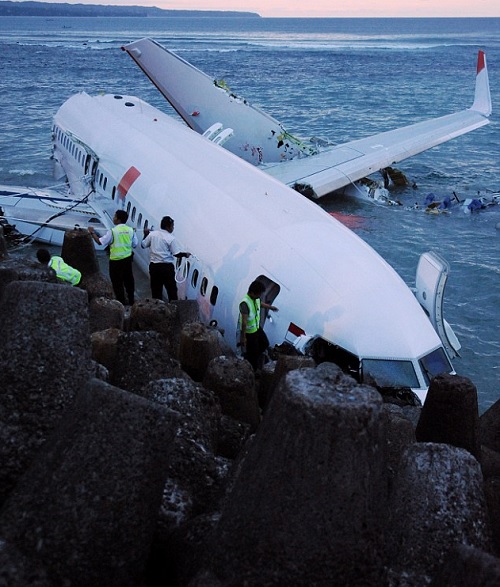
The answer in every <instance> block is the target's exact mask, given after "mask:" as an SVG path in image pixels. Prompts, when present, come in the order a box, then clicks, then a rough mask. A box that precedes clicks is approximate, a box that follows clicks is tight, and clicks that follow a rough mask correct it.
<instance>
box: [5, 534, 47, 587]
mask: <svg viewBox="0 0 500 587" xmlns="http://www.w3.org/2000/svg"><path fill="white" fill-rule="evenodd" d="M0 545H1V548H0V585H2V587H4V586H5V587H57V585H56V584H55V583H53V582H52V581H51V580H50V579H49V578H48V576H47V571H46V570H45V569H44V568H43V564H42V562H41V561H39V560H33V557H32V556H26V555H24V554H23V553H21V552H20V551H19V550H18V549H17V548H16V547H15V546H14V545H13V544H10V543H9V542H7V541H6V540H4V539H3V538H2V537H0Z"/></svg>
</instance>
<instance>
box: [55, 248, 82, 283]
mask: <svg viewBox="0 0 500 587" xmlns="http://www.w3.org/2000/svg"><path fill="white" fill-rule="evenodd" d="M49 267H50V268H51V269H53V270H54V271H55V272H56V275H57V277H58V278H59V279H62V280H63V281H68V282H69V283H71V285H78V284H79V283H80V279H81V278H82V274H81V273H80V271H78V269H75V268H74V267H71V265H68V264H67V263H65V262H64V259H63V258H62V257H58V256H57V255H54V256H53V257H51V259H50V261H49Z"/></svg>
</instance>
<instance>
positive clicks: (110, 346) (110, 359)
mask: <svg viewBox="0 0 500 587" xmlns="http://www.w3.org/2000/svg"><path fill="white" fill-rule="evenodd" d="M118 303H119V302H118ZM121 334H122V330H120V329H119V328H107V329H106V330H101V331H99V332H93V333H92V334H91V335H90V340H91V343H92V358H93V359H94V361H97V362H98V363H100V364H101V365H104V367H106V369H107V370H108V371H112V370H113V369H114V368H115V362H116V353H117V345H118V339H119V337H120V335H121Z"/></svg>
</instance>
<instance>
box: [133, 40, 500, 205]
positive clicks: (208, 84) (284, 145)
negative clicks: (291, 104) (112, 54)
mask: <svg viewBox="0 0 500 587" xmlns="http://www.w3.org/2000/svg"><path fill="white" fill-rule="evenodd" d="M122 49H123V50H124V51H126V52H127V53H128V54H129V55H130V56H131V57H132V59H133V60H134V61H135V62H136V63H137V64H138V65H139V67H140V68H141V69H142V70H143V71H144V73H145V74H146V75H147V76H148V77H149V78H150V79H151V81H152V82H153V83H154V84H155V86H156V87H157V88H158V89H159V90H160V92H161V93H162V94H163V96H165V98H166V99H167V100H168V101H169V102H170V104H171V105H172V107H173V108H174V109H175V110H176V111H177V113H178V114H179V115H180V116H181V117H182V118H183V120H184V121H185V122H186V123H187V124H188V126H190V127H191V128H192V129H193V130H195V131H196V132H198V133H200V134H205V136H207V138H209V139H210V140H214V142H218V140H217V137H218V136H219V135H220V133H222V132H224V131H228V129H231V130H230V132H226V133H225V136H224V139H223V141H222V140H221V141H220V144H222V142H224V147H225V148H227V149H228V150H230V151H232V152H233V153H235V154H236V155H238V156H240V157H242V158H244V159H246V160H247V161H250V162H251V163H254V164H256V165H260V166H261V167H262V169H264V170H265V171H266V172H268V173H269V174H270V175H272V176H273V177H275V178H276V179H278V180H280V181H282V182H283V183H285V184H287V185H290V186H292V187H295V188H296V189H298V190H299V191H307V193H308V195H310V196H312V197H321V196H324V195H326V194H328V193H330V192H332V191H335V190H338V189H341V188H342V187H345V186H346V185H349V184H351V183H353V182H355V181H357V180H359V179H361V178H363V177H366V176H368V175H371V174H372V173H375V172H377V171H379V170H381V169H384V168H385V167H388V166H391V165H394V164H395V163H397V162H399V161H402V160H404V159H407V158H408V157H411V156H413V155H416V154H418V153H421V152H423V151H426V150H427V149H430V148H432V147H435V146H437V145H440V144H442V143H444V142H446V141H449V140H451V139H453V138H455V137H458V136H460V135H462V134H465V133H468V132H470V131H472V130H475V129H476V128H480V127H481V126H484V125H486V124H488V123H489V119H488V117H489V116H490V114H491V97H490V88H489V80H488V70H487V66H486V56H485V54H484V52H483V51H479V54H478V63H477V74H476V89H475V96H474V103H473V105H472V106H471V108H469V109H466V110H462V111H460V112H456V113H454V114H449V115H447V116H442V117H440V118H434V119H431V120H426V121H423V122H419V123H416V124H412V125H410V126H406V127H402V128H399V129H396V130H391V131H387V132H383V133H379V134H376V135H373V136H371V137H367V138H364V139H359V140H356V141H351V142H348V143H344V144H342V145H337V146H327V147H324V148H321V149H320V148H318V147H317V145H314V144H308V143H306V142H302V141H301V140H299V139H297V138H296V137H294V136H293V135H291V134H290V133H289V132H288V131H286V130H285V129H284V127H283V126H282V125H281V123H279V122H278V121H277V120H275V119H274V118H272V117H271V116H269V115H268V114H266V113H265V112H263V111H262V110H260V109H259V108H256V107H254V106H252V105H250V104H249V103H248V102H247V101H246V100H244V99H243V98H240V97H238V96H236V95H235V94H234V93H232V92H231V91H230V90H229V88H227V86H226V84H225V82H224V81H223V80H219V81H217V80H213V79H211V78H210V77H209V76H207V75H206V74H204V73H203V72H201V71H200V70H198V69H196V68H195V67H194V66H193V65H191V64H190V63H188V62H187V61H185V60H184V59H182V58H180V57H179V56H178V55H175V54H174V53H172V52H171V51H168V50H167V49H165V48H164V47H162V46H161V45H159V44H158V43H156V42H155V41H153V40H151V39H147V38H146V39H141V40H139V41H136V42H134V43H130V44H129V45H126V46H125V47H122Z"/></svg>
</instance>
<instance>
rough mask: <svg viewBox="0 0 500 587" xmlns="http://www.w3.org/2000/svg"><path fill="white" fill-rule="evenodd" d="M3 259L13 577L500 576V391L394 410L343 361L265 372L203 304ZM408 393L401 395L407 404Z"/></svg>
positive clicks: (237, 581)
mask: <svg viewBox="0 0 500 587" xmlns="http://www.w3.org/2000/svg"><path fill="white" fill-rule="evenodd" d="M62 256H63V257H64V258H65V260H66V261H67V262H68V263H70V264H71V265H73V266H75V267H78V268H79V269H80V270H81V271H82V274H83V278H82V283H81V287H71V286H68V285H64V284H60V283H58V282H57V280H56V278H55V275H54V273H53V272H52V271H51V270H49V269H47V268H45V267H42V266H40V264H38V263H30V262H29V261H19V260H12V259H9V257H8V255H5V256H4V258H3V260H1V261H0V433H1V440H2V442H1V444H0V451H1V459H2V461H1V462H2V467H1V468H0V502H1V509H0V577H1V579H2V584H5V585H8V586H12V587H18V586H19V587H21V586H22V587H26V586H33V587H59V586H61V585H68V586H71V587H74V586H82V587H83V586H85V587H88V586H89V585H92V586H93V587H94V586H100V585H102V586H103V587H104V586H106V587H114V586H116V587H127V586H130V587H156V586H160V585H162V586H164V585H175V586H190V587H200V586H204V587H209V586H213V587H215V586H217V587H219V586H224V587H229V586H235V587H236V586H242V585H247V586H263V585H279V586H281V585H287V586H297V587H298V586H303V585H310V586H325V587H326V586H332V585H338V586H348V585H350V586H361V585H363V586H374V587H375V586H377V587H378V586H385V585H387V586H391V587H392V586H394V587H395V586H408V587H422V586H425V585H431V586H433V587H448V586H449V587H451V586H454V587H457V586H462V585H463V586H464V587H465V586H467V587H473V586H475V585H477V586H479V585H481V586H484V587H486V586H487V587H493V586H498V585H500V560H499V558H497V557H498V555H499V554H500V402H497V403H496V404H495V405H494V406H492V407H491V408H490V409H489V410H488V411H487V412H486V413H485V414H483V415H482V416H481V417H479V414H478V409H477V393H476V390H475V387H474V385H473V383H472V382H471V381H470V380H468V379H467V378H465V377H461V376H450V375H441V376H439V377H436V378H435V379H434V380H433V381H432V383H431V387H430V390H429V395H428V400H427V402H426V404H425V405H424V407H423V408H420V407H418V406H408V405H397V402H396V403H394V402H395V401H396V400H393V399H390V398H384V397H383V396H382V395H381V394H380V393H379V392H378V391H377V390H376V389H375V388H374V387H370V386H366V385H359V384H357V383H356V382H355V381H354V380H353V379H351V378H350V377H348V376H347V375H345V374H343V373H342V372H341V371H340V369H339V368H338V367H337V366H335V365H333V364H329V363H323V364H321V365H315V364H314V363H313V362H312V361H311V359H309V358H305V357H294V356H287V355H285V354H276V357H275V359H276V360H274V361H272V362H271V363H269V364H267V365H266V367H265V369H264V370H263V372H262V374H261V376H260V378H259V379H258V380H256V378H255V376H254V373H253V371H252V369H251V367H250V365H249V364H248V363H247V362H246V361H244V360H242V359H240V358H238V357H236V356H234V355H233V353H232V352H231V351H230V349H228V347H227V346H226V344H225V342H224V338H223V337H222V336H221V334H220V333H219V332H218V331H217V330H215V329H212V328H209V327H206V326H204V325H202V324H201V323H200V322H199V320H198V309H197V305H196V304H195V303H193V302H189V301H179V302H175V303H172V304H168V303H164V302H161V301H158V300H149V299H145V300H140V301H138V302H137V303H136V304H135V305H134V306H133V307H132V308H131V310H130V312H129V313H128V312H126V311H125V308H124V307H123V306H122V305H121V304H120V303H119V302H117V301H116V300H114V299H113V296H112V292H111V288H110V286H109V283H108V282H107V280H106V278H105V277H104V276H103V275H102V274H100V273H99V270H98V264H97V261H96V259H95V253H94V249H93V246H92V243H91V242H90V239H89V238H88V235H87V234H86V233H85V232H83V231H72V232H70V233H67V235H66V238H65V243H64V246H63V251H62ZM399 403H401V402H399Z"/></svg>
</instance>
